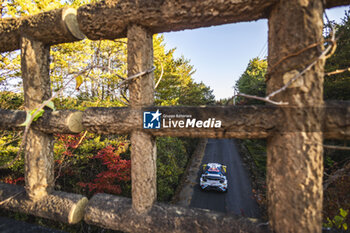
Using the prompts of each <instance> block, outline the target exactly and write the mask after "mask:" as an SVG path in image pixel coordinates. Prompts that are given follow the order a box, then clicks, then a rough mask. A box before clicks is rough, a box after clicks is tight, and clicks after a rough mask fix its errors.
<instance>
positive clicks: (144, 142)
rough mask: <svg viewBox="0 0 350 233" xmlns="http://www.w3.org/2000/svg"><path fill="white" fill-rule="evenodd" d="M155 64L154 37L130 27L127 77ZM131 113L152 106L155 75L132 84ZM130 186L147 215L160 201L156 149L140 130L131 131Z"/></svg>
mask: <svg viewBox="0 0 350 233" xmlns="http://www.w3.org/2000/svg"><path fill="white" fill-rule="evenodd" d="M152 65H153V42H152V35H151V34H150V33H149V32H148V31H147V30H146V29H144V28H142V27H140V26H137V25H131V26H130V27H129V28H128V74H129V76H131V75H135V74H137V73H140V72H142V71H145V70H149V69H150V68H151V67H152ZM129 93H130V105H131V109H132V110H141V107H144V106H150V105H153V102H154V77H153V73H149V74H146V75H143V76H141V77H139V78H137V79H134V80H132V81H131V83H130V85H129ZM130 139H131V145H132V149H131V179H132V180H131V185H132V187H131V188H132V206H133V209H134V210H135V211H136V212H138V213H144V212H147V211H148V210H149V209H150V208H151V207H152V205H153V202H154V201H155V200H156V199H157V180H156V179H157V166H156V158H157V148H156V143H155V138H154V137H153V136H152V135H149V134H147V133H145V132H142V131H141V130H137V129H134V130H133V131H132V132H131V138H130Z"/></svg>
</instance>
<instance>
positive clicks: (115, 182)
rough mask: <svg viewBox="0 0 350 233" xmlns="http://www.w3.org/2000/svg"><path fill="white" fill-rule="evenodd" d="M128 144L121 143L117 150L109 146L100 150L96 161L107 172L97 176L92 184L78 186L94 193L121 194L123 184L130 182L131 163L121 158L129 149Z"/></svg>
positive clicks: (95, 157) (81, 183)
mask: <svg viewBox="0 0 350 233" xmlns="http://www.w3.org/2000/svg"><path fill="white" fill-rule="evenodd" d="M128 146H129V145H128V144H125V143H120V144H119V145H118V147H117V148H115V147H113V146H111V145H109V146H107V147H105V148H103V149H102V150H100V151H99V152H98V153H97V155H96V156H94V157H93V158H94V159H98V160H100V161H101V163H102V164H103V165H104V166H105V167H106V170H104V171H102V172H100V173H99V174H97V175H96V178H95V179H94V180H93V181H92V182H87V183H84V182H79V183H78V185H79V186H80V187H83V188H88V189H89V192H93V193H105V192H106V193H111V194H121V193H122V188H121V184H122V183H123V182H127V181H130V173H131V171H130V169H131V162H130V160H127V159H122V158H121V157H120V154H121V153H124V152H125V151H126V150H127V149H128Z"/></svg>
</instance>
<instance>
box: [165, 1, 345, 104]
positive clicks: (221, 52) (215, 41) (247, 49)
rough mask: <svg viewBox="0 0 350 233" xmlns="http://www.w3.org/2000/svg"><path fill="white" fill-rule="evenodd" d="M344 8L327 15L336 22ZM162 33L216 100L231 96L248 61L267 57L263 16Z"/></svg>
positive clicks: (329, 11)
mask: <svg viewBox="0 0 350 233" xmlns="http://www.w3.org/2000/svg"><path fill="white" fill-rule="evenodd" d="M347 9H349V7H337V8H333V9H331V10H327V15H328V18H329V19H330V20H335V21H336V22H338V23H339V22H341V19H342V18H344V15H345V13H344V12H345V10H347ZM163 35H164V38H165V43H166V48H167V49H171V48H176V50H175V57H181V56H184V57H185V58H187V59H189V60H190V61H191V62H190V64H191V65H193V66H194V69H195V70H196V73H195V74H194V75H193V78H194V80H195V81H196V82H201V81H202V82H203V83H204V84H206V85H207V86H210V87H211V88H212V89H213V90H214V92H213V93H214V95H215V97H216V99H221V98H228V97H231V96H232V95H233V86H234V85H235V83H236V81H237V80H238V79H239V77H240V76H241V74H242V73H243V72H244V70H245V69H246V67H247V65H248V63H249V60H251V59H253V58H255V57H260V58H265V57H266V56H267V20H266V19H264V20H258V21H254V22H244V23H236V24H227V25H222V26H214V27H209V28H200V29H194V30H185V31H179V32H169V33H163Z"/></svg>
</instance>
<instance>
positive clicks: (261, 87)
mask: <svg viewBox="0 0 350 233" xmlns="http://www.w3.org/2000/svg"><path fill="white" fill-rule="evenodd" d="M266 72H267V60H266V59H259V58H258V57H256V58H253V59H252V60H250V61H249V63H248V66H247V68H246V70H245V71H244V73H243V74H242V75H241V77H240V78H239V79H238V81H237V82H236V85H235V88H236V90H237V91H238V92H241V93H244V94H248V95H256V96H260V97H264V96H265V92H266V83H265V74H266ZM237 101H238V102H243V103H245V104H263V102H261V101H259V100H253V99H246V98H241V97H239V98H238V99H237Z"/></svg>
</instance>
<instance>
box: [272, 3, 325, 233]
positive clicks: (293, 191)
mask: <svg viewBox="0 0 350 233" xmlns="http://www.w3.org/2000/svg"><path fill="white" fill-rule="evenodd" d="M322 14H323V6H322V1H321V0H305V1H298V0H291V1H280V2H279V3H278V4H276V5H275V6H274V7H273V9H272V11H271V12H270V16H269V56H268V64H269V69H268V72H269V74H270V77H271V78H270V79H269V80H268V82H267V91H268V93H271V92H272V91H274V90H277V89H279V88H280V87H282V86H283V85H285V84H286V83H287V82H288V81H289V80H290V79H291V78H292V77H293V76H294V75H295V74H297V73H298V72H301V71H302V70H303V69H304V68H306V66H307V65H309V64H310V63H311V62H312V61H314V59H316V58H317V57H318V56H319V55H320V53H321V52H320V50H322V49H323V36H322V29H323V23H322ZM314 43H319V46H317V47H314V48H311V49H309V50H307V51H305V52H303V53H300V54H299V55H297V56H292V57H289V58H288V59H286V60H285V61H283V62H281V63H280V64H279V65H278V66H277V67H275V68H274V69H273V70H272V67H274V64H277V62H278V61H279V60H281V59H283V58H284V57H286V56H288V55H290V54H292V53H296V52H298V51H300V50H302V49H304V48H306V47H307V46H309V45H312V44H314ZM323 65H324V61H323V60H322V61H319V62H317V64H316V65H315V66H314V67H313V68H312V69H310V70H309V71H307V72H306V74H305V75H303V77H302V78H300V79H299V80H297V81H296V82H294V83H293V84H292V86H290V87H289V88H288V89H287V90H286V91H284V92H282V93H281V94H279V95H278V96H277V97H276V98H275V100H277V101H280V100H282V101H284V102H288V103H289V106H295V107H298V108H295V109H294V110H293V111H290V108H285V109H283V111H282V116H281V117H282V119H283V120H284V122H285V124H281V125H280V126H279V127H278V130H279V133H274V134H273V136H271V137H269V138H268V144H267V154H268V157H267V184H268V202H269V205H268V212H269V221H270V226H271V228H272V229H273V231H274V232H315V233H316V232H321V227H322V198H323V193H322V174H323V155H322V153H323V147H322V143H323V134H322V131H321V130H322V111H321V110H322V107H323V99H322V94H323V93H322V91H323ZM289 126H298V127H297V128H295V130H291V129H290V127H289Z"/></svg>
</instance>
